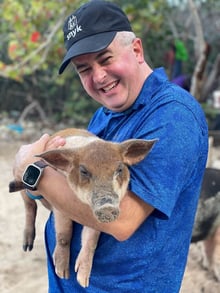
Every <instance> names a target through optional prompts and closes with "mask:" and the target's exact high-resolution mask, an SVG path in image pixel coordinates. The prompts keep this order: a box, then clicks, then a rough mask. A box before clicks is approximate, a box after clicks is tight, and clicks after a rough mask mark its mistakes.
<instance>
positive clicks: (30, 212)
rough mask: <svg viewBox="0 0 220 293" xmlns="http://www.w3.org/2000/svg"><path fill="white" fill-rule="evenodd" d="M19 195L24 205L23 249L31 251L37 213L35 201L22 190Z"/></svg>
mask: <svg viewBox="0 0 220 293" xmlns="http://www.w3.org/2000/svg"><path fill="white" fill-rule="evenodd" d="M21 196H22V198H23V201H24V207H25V228H24V236H23V250H24V251H27V250H29V251H31V250H32V248H33V245H34V239H35V220H36V215H37V203H36V202H35V200H33V199H31V198H29V197H28V196H27V195H26V192H25V191H24V190H22V191H21Z"/></svg>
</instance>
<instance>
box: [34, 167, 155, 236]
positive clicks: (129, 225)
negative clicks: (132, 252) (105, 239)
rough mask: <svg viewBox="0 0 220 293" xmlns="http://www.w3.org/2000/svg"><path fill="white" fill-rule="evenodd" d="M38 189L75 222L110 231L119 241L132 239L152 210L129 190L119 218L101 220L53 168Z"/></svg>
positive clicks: (46, 171)
mask: <svg viewBox="0 0 220 293" xmlns="http://www.w3.org/2000/svg"><path fill="white" fill-rule="evenodd" d="M37 192H38V193H40V194H42V195H43V196H44V197H45V198H46V199H47V200H48V201H49V202H50V203H51V205H52V206H54V207H55V208H57V209H58V210H59V211H60V212H62V213H63V214H64V215H65V216H67V217H69V218H70V219H72V220H73V221H75V222H78V223H80V224H82V225H84V226H88V227H91V228H93V229H95V230H98V231H101V232H105V233H107V234H111V235H112V236H113V237H115V238H116V239H118V240H120V241H123V240H126V239H127V238H129V237H130V236H131V235H132V234H133V233H134V232H135V230H136V229H137V228H138V227H139V225H140V224H141V223H142V222H143V221H144V220H145V219H146V217H147V216H148V215H149V214H150V213H151V212H152V210H153V208H152V207H150V206H149V205H147V204H146V203H144V202H143V201H142V200H140V199H139V198H138V197H137V196H135V195H133V194H132V193H128V194H126V195H125V197H124V199H123V200H122V202H121V205H120V215H119V217H118V219H116V220H115V221H113V222H111V223H100V222H98V221H97V220H96V218H95V217H94V216H93V213H92V210H91V208H90V207H89V205H87V204H84V203H82V202H81V201H80V200H79V199H78V198H77V196H76V195H75V194H74V192H73V191H72V190H71V189H70V187H69V185H68V183H67V180H66V178H65V177H64V176H63V175H62V174H60V173H58V172H57V171H55V170H54V169H52V168H50V167H47V168H46V169H45V172H44V176H43V177H42V179H41V181H40V184H39V187H38V191H37Z"/></svg>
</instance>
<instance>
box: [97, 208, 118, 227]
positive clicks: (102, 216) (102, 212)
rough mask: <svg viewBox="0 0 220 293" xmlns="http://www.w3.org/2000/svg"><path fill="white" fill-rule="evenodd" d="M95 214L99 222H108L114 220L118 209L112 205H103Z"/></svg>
mask: <svg viewBox="0 0 220 293" xmlns="http://www.w3.org/2000/svg"><path fill="white" fill-rule="evenodd" d="M95 216H96V218H97V219H98V221H99V222H101V223H109V222H112V221H115V220H116V219H117V218H118V216H119V209H118V208H115V207H113V206H112V205H107V206H104V207H102V208H100V209H97V210H96V211H95Z"/></svg>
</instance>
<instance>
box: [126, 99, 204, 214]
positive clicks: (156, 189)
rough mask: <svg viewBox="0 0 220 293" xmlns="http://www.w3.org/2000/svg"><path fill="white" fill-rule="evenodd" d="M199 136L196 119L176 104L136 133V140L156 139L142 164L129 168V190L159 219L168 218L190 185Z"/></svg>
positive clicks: (152, 117) (155, 114) (163, 109)
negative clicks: (150, 207) (150, 206)
mask: <svg viewBox="0 0 220 293" xmlns="http://www.w3.org/2000/svg"><path fill="white" fill-rule="evenodd" d="M200 133H201V129H200V127H199V123H198V119H196V118H195V116H194V114H193V113H192V112H191V111H190V110H189V109H188V108H187V107H186V106H184V105H182V104H181V103H178V102H171V103H168V104H166V105H164V106H162V107H160V108H158V109H157V110H156V111H154V112H153V113H152V114H151V115H150V117H148V119H146V121H144V122H143V124H142V126H141V127H140V129H139V130H138V131H137V136H136V137H137V138H142V139H143V138H144V139H154V138H157V139H159V140H158V142H156V144H155V145H154V147H153V149H152V150H151V152H150V153H149V154H148V156H147V157H146V158H145V159H144V160H143V161H141V162H140V163H139V164H137V165H134V166H131V168H130V173H131V179H130V185H129V188H130V190H131V191H132V192H134V193H135V194H136V195H137V196H138V197H140V198H141V199H143V200H144V201H145V202H147V203H148V204H150V205H152V206H153V207H154V208H155V209H156V210H155V213H156V214H157V215H158V216H159V217H165V218H169V217H170V215H171V213H172V210H173V208H174V206H175V204H176V201H177V200H178V197H179V196H181V193H182V191H183V190H184V189H185V188H186V187H187V184H189V183H190V178H191V172H192V171H193V170H194V168H195V167H196V163H197V161H198V157H199V156H200Z"/></svg>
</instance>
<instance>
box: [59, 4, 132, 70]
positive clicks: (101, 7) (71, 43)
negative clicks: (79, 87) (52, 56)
mask: <svg viewBox="0 0 220 293" xmlns="http://www.w3.org/2000/svg"><path fill="white" fill-rule="evenodd" d="M120 31H132V28H131V25H130V22H129V20H128V18H127V16H126V15H125V13H124V12H123V11H122V10H121V8H120V7H119V6H117V5H116V4H114V3H112V2H107V1H103V0H91V1H89V2H87V3H86V4H84V5H82V6H81V7H80V8H79V9H77V10H76V11H75V12H74V13H72V14H71V15H70V16H68V17H67V19H66V20H65V23H64V26H63V32H64V43H65V48H66V50H67V53H66V55H65V57H64V59H63V62H62V64H61V66H60V69H59V74H62V73H63V71H64V70H65V68H66V67H67V65H68V64H69V63H70V60H71V59H72V58H73V57H76V56H79V55H83V54H88V53H95V52H99V51H101V50H104V49H105V48H107V47H108V46H109V44H110V43H111V42H112V41H113V39H114V37H115V35H116V33H117V32H120Z"/></svg>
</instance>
